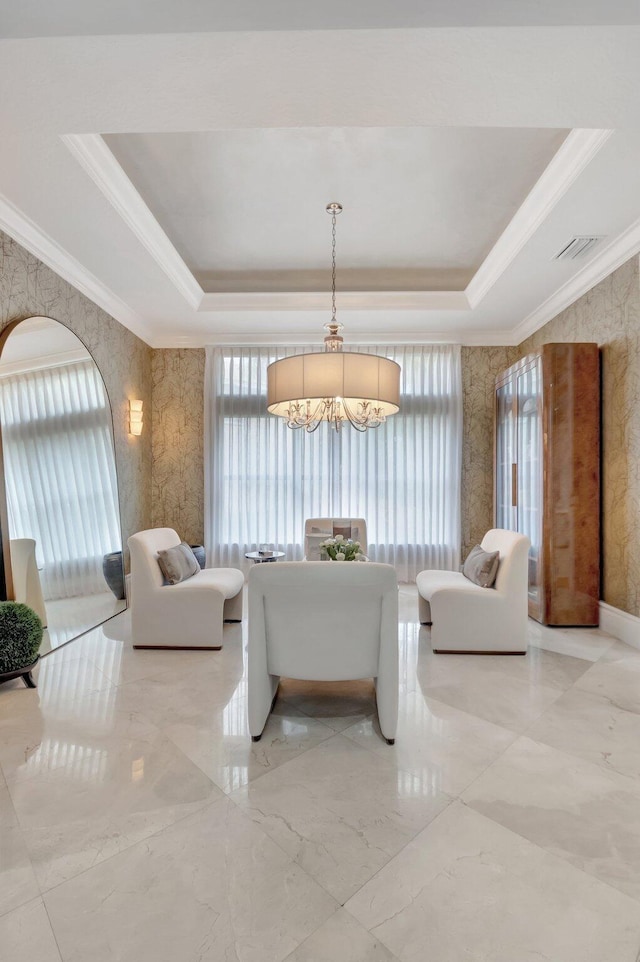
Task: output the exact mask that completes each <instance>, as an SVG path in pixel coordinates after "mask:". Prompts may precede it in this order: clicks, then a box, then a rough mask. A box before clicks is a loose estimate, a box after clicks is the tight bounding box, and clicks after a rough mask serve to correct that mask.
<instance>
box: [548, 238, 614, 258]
mask: <svg viewBox="0 0 640 962" xmlns="http://www.w3.org/2000/svg"><path fill="white" fill-rule="evenodd" d="M601 240H602V236H595V235H593V236H591V237H572V238H571V240H570V241H569V243H568V244H565V245H564V247H563V248H562V250H561V251H559V252H558V253H557V254H556V255H555V256H554V258H553V259H554V260H555V261H567V260H571V261H573V260H575V259H576V257H586V255H587V254H588V253H589V251H590V250H592V249H593V248H594V247H595V246H596V244H599V243H600V241H601Z"/></svg>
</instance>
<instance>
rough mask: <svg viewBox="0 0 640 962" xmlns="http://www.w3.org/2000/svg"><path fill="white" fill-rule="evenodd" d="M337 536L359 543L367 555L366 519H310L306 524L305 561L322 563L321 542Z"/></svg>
mask: <svg viewBox="0 0 640 962" xmlns="http://www.w3.org/2000/svg"><path fill="white" fill-rule="evenodd" d="M337 534H341V535H342V536H343V537H344V538H347V539H349V538H351V540H352V541H359V542H360V547H361V548H362V552H363V554H366V553H367V522H366V521H365V520H364V518H308V519H307V521H305V524H304V557H305V561H321V560H322V558H321V557H320V544H321V542H322V541H325V540H326V539H327V538H333V537H335V535H337Z"/></svg>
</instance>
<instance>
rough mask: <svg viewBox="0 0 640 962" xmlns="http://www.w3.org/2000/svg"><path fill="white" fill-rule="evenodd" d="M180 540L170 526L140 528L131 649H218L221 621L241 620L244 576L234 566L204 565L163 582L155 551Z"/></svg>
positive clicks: (134, 542)
mask: <svg viewBox="0 0 640 962" xmlns="http://www.w3.org/2000/svg"><path fill="white" fill-rule="evenodd" d="M177 544H180V538H179V537H178V535H177V534H176V532H175V531H174V530H173V529H172V528H151V529H149V530H148V531H138V533H137V534H133V535H131V537H130V538H129V541H128V545H129V551H130V553H131V626H132V635H133V647H134V648H188V649H194V648H203V649H206V650H209V651H219V650H220V648H222V629H223V622H225V621H242V589H243V587H244V575H243V573H242V572H241V571H240V570H239V569H237V568H204V569H202V570H201V571H198V572H197V573H196V574H195V575H193V577H191V578H188V579H187V580H186V581H181V582H180V583H179V584H177V585H165V584H163V581H164V579H163V577H162V572H161V570H160V566H159V564H158V551H162V550H164V549H165V548H173V547H174V546H175V545H177Z"/></svg>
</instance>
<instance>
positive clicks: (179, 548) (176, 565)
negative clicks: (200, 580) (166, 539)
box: [158, 541, 200, 585]
mask: <svg viewBox="0 0 640 962" xmlns="http://www.w3.org/2000/svg"><path fill="white" fill-rule="evenodd" d="M158 564H159V565H160V571H161V572H162V574H163V575H164V577H165V579H166V580H167V581H168V582H169V584H171V585H177V584H179V583H180V582H181V581H186V580H187V578H191V577H193V575H195V574H196V573H197V572H198V571H200V565H199V564H198V559H197V558H196V556H195V555H194V553H193V551H192V550H191V548H190V547H189V545H188V544H187V543H186V542H185V541H181V542H180V544H177V545H176V546H175V548H166V549H165V550H164V551H159V552H158Z"/></svg>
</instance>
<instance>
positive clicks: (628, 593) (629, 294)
mask: <svg viewBox="0 0 640 962" xmlns="http://www.w3.org/2000/svg"><path fill="white" fill-rule="evenodd" d="M557 341H597V343H598V344H599V345H600V347H601V349H602V525H603V535H602V540H603V565H602V567H603V591H602V597H603V600H604V601H606V602H607V603H608V604H610V605H614V607H616V608H621V609H622V610H623V611H627V612H629V613H630V614H632V615H640V277H639V258H638V257H634V258H632V259H631V260H630V261H627V263H626V264H624V265H623V266H622V267H620V268H619V269H618V270H617V271H614V273H613V274H610V275H609V277H607V278H605V279H604V280H603V281H601V282H600V284H597V285H596V287H594V288H593V289H592V290H590V291H589V292H588V293H587V294H585V295H584V296H583V297H581V298H580V299H579V300H577V301H576V302H575V304H572V305H571V306H570V307H568V308H567V309H566V310H565V311H563V312H562V313H561V314H559V315H558V316H557V317H555V318H554V319H553V320H552V321H549V323H548V324H546V325H545V326H544V327H543V328H541V329H540V330H539V331H536V333H535V334H534V335H533V336H532V337H530V338H529V339H528V340H526V341H524V343H523V344H521V345H520V347H519V355H518V356H523V355H524V354H527V353H528V352H529V351H531V350H535V349H536V348H538V347H540V345H542V344H546V343H549V342H557Z"/></svg>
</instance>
